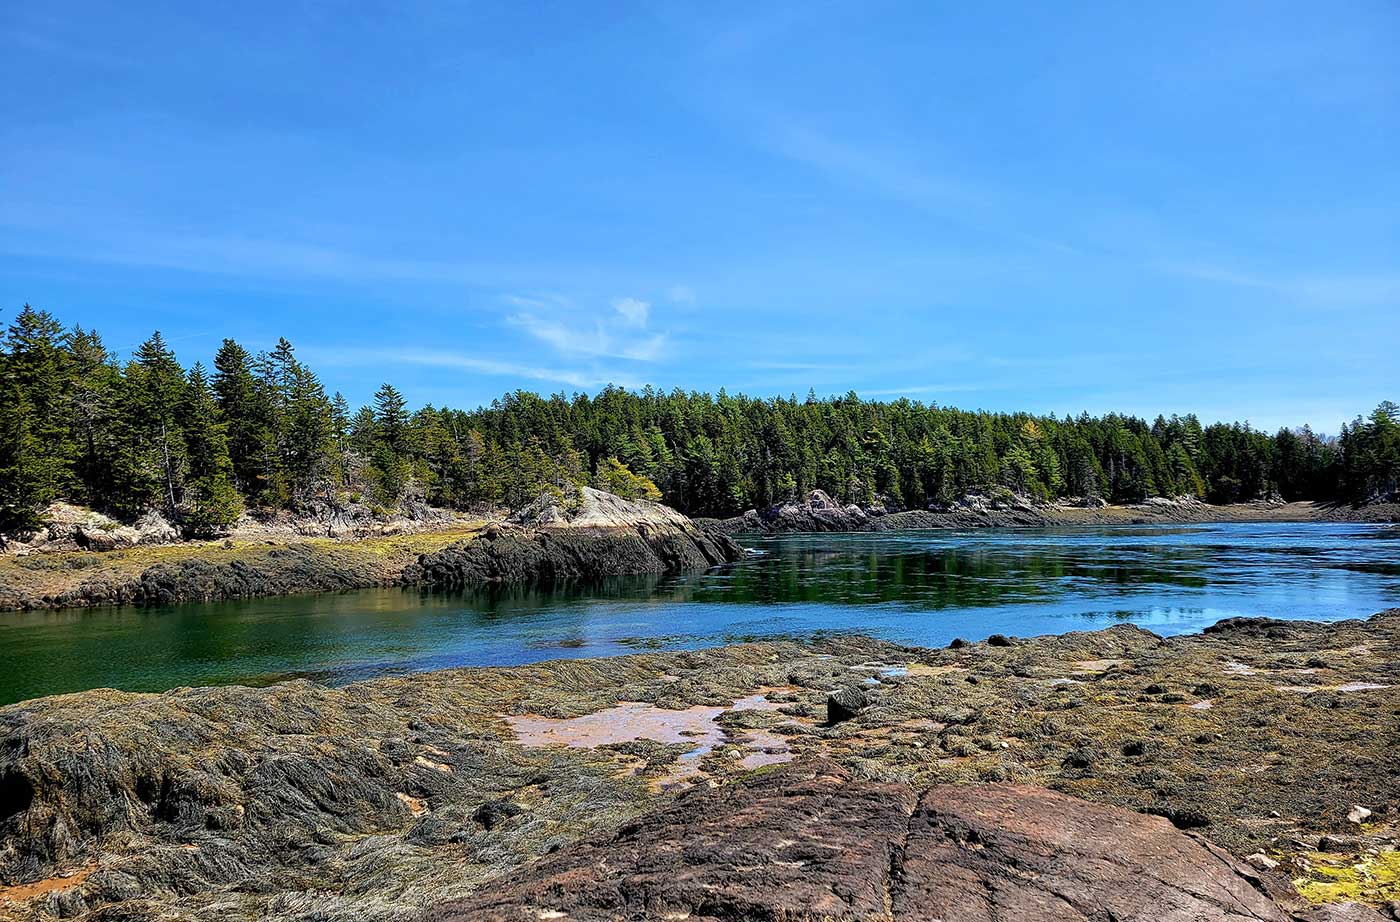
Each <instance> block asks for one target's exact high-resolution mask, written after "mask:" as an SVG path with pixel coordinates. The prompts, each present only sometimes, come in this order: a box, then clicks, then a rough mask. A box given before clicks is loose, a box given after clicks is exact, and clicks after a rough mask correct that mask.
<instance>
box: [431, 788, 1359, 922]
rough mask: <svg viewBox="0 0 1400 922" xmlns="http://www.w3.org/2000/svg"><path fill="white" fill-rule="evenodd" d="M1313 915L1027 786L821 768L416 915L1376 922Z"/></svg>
mask: <svg viewBox="0 0 1400 922" xmlns="http://www.w3.org/2000/svg"><path fill="white" fill-rule="evenodd" d="M1326 912H1327V913H1329V914H1324V913H1323V912H1319V911H1318V910H1316V909H1312V908H1309V907H1307V905H1306V903H1305V902H1304V901H1303V900H1302V899H1300V898H1299V897H1298V896H1297V894H1296V893H1293V892H1291V891H1290V890H1289V889H1288V888H1287V887H1286V886H1284V885H1282V884H1278V883H1271V882H1269V881H1267V880H1265V879H1263V878H1261V877H1260V875H1259V874H1258V873H1257V872H1256V871H1255V870H1254V869H1253V868H1252V867H1251V866H1249V865H1247V864H1245V863H1244V862H1242V861H1239V860H1236V859H1234V858H1232V857H1231V856H1230V855H1229V854H1228V853H1226V852H1225V851H1224V850H1222V849H1220V848H1217V847H1215V846H1212V845H1211V844H1210V843H1209V842H1208V841H1206V840H1205V839H1203V838H1201V837H1200V836H1197V835H1194V834H1191V833H1185V832H1181V831H1179V830H1177V829H1175V828H1174V827H1173V826H1172V825H1171V824H1170V823H1169V822H1167V821H1166V820H1164V819H1161V818H1159V817H1152V816H1144V815H1142V814H1140V813H1134V812H1132V811H1130V810H1123V809H1120V808H1116V807H1104V806H1099V805H1096V804H1092V803H1089V802H1087V801H1084V800H1081V799H1079V798H1075V797H1067V796H1065V795H1063V794H1057V793H1055V792H1053V791H1047V790H1045V789H1044V788H1038V787H1031V786H1024V785H1006V784H988V785H977V786H973V785H956V784H945V785H939V786H937V787H933V788H929V789H927V790H925V791H922V792H918V791H915V790H913V789H912V788H910V787H909V786H908V785H905V784H899V783H882V782H875V781H858V780H856V779H855V778H853V777H852V776H851V775H850V773H849V772H847V771H845V770H843V769H842V768H840V767H839V766H837V765H834V764H832V763H829V762H816V763H813V764H807V765H799V766H794V767H792V768H790V769H785V770H782V771H776V772H771V773H769V774H766V775H763V776H760V777H758V778H756V779H754V780H752V781H750V782H748V783H746V784H736V785H732V786H730V787H726V788H721V789H719V790H715V791H711V790H697V791H694V792H690V793H687V794H684V795H682V796H681V797H680V798H679V799H678V800H677V801H676V802H675V803H674V804H673V805H672V806H670V807H668V808H666V809H664V810H660V811H658V812H655V813H652V814H649V815H647V816H644V817H641V818H640V819H638V820H636V821H634V822H632V823H629V824H627V825H626V826H624V827H623V828H622V829H621V830H618V831H617V832H615V833H612V834H610V835H607V836H603V837H599V838H597V839H593V840H589V841H586V842H582V843H579V844H576V845H574V846H571V847H569V848H566V849H564V850H562V851H560V852H558V853H556V854H553V855H550V856H548V857H546V858H543V859H541V860H540V861H538V862H536V863H534V864H531V865H528V866H526V867H525V868H524V869H522V870H521V871H519V872H517V873H515V874H513V875H510V876H508V877H506V878H505V879H503V880H496V881H493V882H492V885H491V886H490V887H487V888H483V889H482V891H481V892H480V894H478V895H476V896H473V897H469V898H467V899H464V900H461V901H458V902H455V903H448V904H446V905H444V906H441V907H438V908H436V909H434V910H433V911H431V912H429V913H428V915H427V922H537V920H540V919H566V920H569V922H616V920H630V919H686V920H690V922H724V920H733V919H782V920H784V922H828V920H832V919H840V920H848V922H925V920H930V919H948V920H958V922H994V920H998V919H1025V920H1036V922H1095V920H1100V919H1115V920H1119V922H1160V920H1164V919H1179V920H1193V922H1295V920H1305V919H1306V920H1318V922H1322V920H1324V919H1331V920H1340V919H1346V920H1350V922H1382V920H1383V919H1384V917H1383V916H1381V915H1380V914H1379V913H1377V912H1375V911H1373V910H1371V909H1368V908H1366V907H1364V906H1358V905H1355V904H1349V905H1346V906H1342V907H1335V908H1331V909H1329V910H1327V911H1326Z"/></svg>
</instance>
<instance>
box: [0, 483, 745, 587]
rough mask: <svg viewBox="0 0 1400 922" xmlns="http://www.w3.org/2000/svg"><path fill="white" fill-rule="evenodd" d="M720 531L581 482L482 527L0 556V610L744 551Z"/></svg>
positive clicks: (670, 568) (497, 577)
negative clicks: (574, 493)
mask: <svg viewBox="0 0 1400 922" xmlns="http://www.w3.org/2000/svg"><path fill="white" fill-rule="evenodd" d="M742 554H743V552H742V549H741V548H740V547H739V545H738V544H736V543H735V542H734V540H733V539H732V538H731V537H730V536H729V535H727V534H723V533H720V532H718V531H715V530H713V529H705V528H700V527H698V526H696V525H695V524H694V523H692V522H691V521H690V520H689V519H687V518H686V517H685V516H683V515H681V514H680V513H678V512H676V511H675V510H673V509H670V508H669V507H666V506H661V505H657V504H652V503H638V502H629V501H627V500H622V499H619V498H618V497H616V496H612V495H611V494H608V493H602V492H600V491H597V490H592V489H589V488H587V487H585V488H583V489H582V490H581V491H580V494H579V497H578V500H577V503H576V504H575V505H574V506H573V507H572V508H569V507H567V506H566V505H565V504H564V503H563V502H562V501H561V500H559V499H557V498H554V497H550V496H546V497H542V498H541V500H540V501H538V502H537V503H535V504H534V505H532V506H531V507H529V508H528V509H526V510H523V511H522V512H520V513H518V514H517V515H515V516H512V517H511V518H510V519H507V520H506V521H505V522H501V523H495V524H491V525H488V526H485V527H481V526H480V525H478V526H476V527H466V528H463V527H458V528H455V529H448V530H443V531H431V530H429V531H423V532H411V533H409V534H403V535H391V536H379V537H367V538H360V539H357V540H348V541H335V540H330V539H321V540H302V541H290V542H285V543H284V542H280V541H279V542H261V543H251V544H250V543H246V542H245V543H239V544H235V543H233V542H226V543H210V544H205V545H184V546H172V547H150V548H132V549H127V550H120V551H111V552H105V553H82V552H63V553H51V554H30V555H26V556H22V557H8V558H0V610H25V609H43V608H71V607H91V606H102V605H141V606H152V605H173V604H177V603H182V602H207V601H213V600H218V599H236V598H252V597H258V596H270V595H287V594H292V593H300V592H333V591H343V590H350V589H367V588H373V587H380V586H407V587H414V588H424V589H438V588H460V587H463V586H471V585H480V584H487V583H507V582H511V583H531V582H541V583H544V582H554V581H560V580H595V579H601V578H604V577H608V576H623V575H635V574H647V573H671V572H681V571H685V570H696V569H705V568H708V567H712V566H716V565H719V564H723V563H727V562H730V561H734V560H738V559H739V558H740V557H741V556H742Z"/></svg>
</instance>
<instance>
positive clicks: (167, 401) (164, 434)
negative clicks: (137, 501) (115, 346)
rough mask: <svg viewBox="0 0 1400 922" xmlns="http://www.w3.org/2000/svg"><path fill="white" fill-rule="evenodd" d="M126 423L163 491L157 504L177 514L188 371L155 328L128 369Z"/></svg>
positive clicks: (184, 464)
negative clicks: (181, 418)
mask: <svg viewBox="0 0 1400 922" xmlns="http://www.w3.org/2000/svg"><path fill="white" fill-rule="evenodd" d="M126 377H127V383H128V388H127V406H126V412H127V425H128V427H129V428H130V429H131V431H132V432H133V433H135V435H136V444H137V446H138V451H141V453H142V454H143V455H144V457H143V458H142V464H143V466H144V467H145V468H146V471H147V473H148V477H149V479H150V480H151V481H154V482H155V483H156V484H157V485H158V487H159V503H160V505H161V506H162V507H163V508H164V510H165V512H166V514H168V515H171V516H174V515H175V514H176V513H177V510H178V508H179V505H180V497H181V493H182V492H183V490H184V479H185V473H186V469H187V458H186V452H185V444H184V438H183V435H182V433H181V431H180V424H179V415H178V414H179V411H180V408H181V406H182V405H183V404H184V402H185V372H184V369H183V368H181V367H180V363H179V362H178V361H176V359H175V353H174V352H172V351H171V350H170V347H169V346H167V345H166V344H165V340H164V339H163V338H162V337H161V335H160V331H159V330H157V331H156V332H155V333H154V334H153V335H152V336H151V338H150V339H148V340H146V341H145V342H144V343H142V344H141V346H140V348H138V349H137V350H136V355H135V358H134V360H133V361H132V362H131V363H130V364H129V365H127V372H126Z"/></svg>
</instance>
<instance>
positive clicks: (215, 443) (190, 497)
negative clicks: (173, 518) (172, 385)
mask: <svg viewBox="0 0 1400 922" xmlns="http://www.w3.org/2000/svg"><path fill="white" fill-rule="evenodd" d="M180 424H181V429H182V430H183V432H184V436H185V449H186V453H187V458H188V462H189V471H188V477H187V480H186V484H185V493H184V497H183V501H182V503H181V506H180V517H181V522H182V524H184V525H185V527H186V528H188V529H189V530H190V531H192V532H193V533H195V534H217V533H219V532H220V531H222V530H224V529H226V528H227V527H228V526H229V525H232V524H233V523H234V522H235V521H237V519H238V517H239V515H241V514H242V512H243V501H242V499H241V498H240V497H239V495H238V491H237V490H236V489H235V488H234V486H233V462H232V461H231V460H230V459H229V454H228V438H227V436H226V434H225V427H224V424H223V423H221V422H220V421H219V418H218V407H217V406H216V404H215V402H214V395H213V392H212V391H211V390H210V387H209V381H208V379H207V377H206V376H205V373H204V366H203V365H202V364H200V363H198V362H196V363H195V365H194V367H193V368H191V369H190V374H189V385H188V387H187V388H186V390H185V400H184V404H183V406H182V408H181V414H180Z"/></svg>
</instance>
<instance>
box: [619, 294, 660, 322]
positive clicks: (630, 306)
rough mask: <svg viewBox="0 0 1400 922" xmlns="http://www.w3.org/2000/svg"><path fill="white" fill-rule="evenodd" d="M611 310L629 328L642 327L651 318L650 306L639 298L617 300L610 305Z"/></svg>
mask: <svg viewBox="0 0 1400 922" xmlns="http://www.w3.org/2000/svg"><path fill="white" fill-rule="evenodd" d="M612 306H613V310H615V311H617V313H618V315H619V316H621V317H622V321H623V323H625V324H627V325H628V326H630V327H644V326H646V325H647V320H648V319H649V318H650V316H651V305H650V304H649V303H647V302H646V301H643V300H641V299H640V298H618V299H617V300H616V301H614V302H613V303H612Z"/></svg>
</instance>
